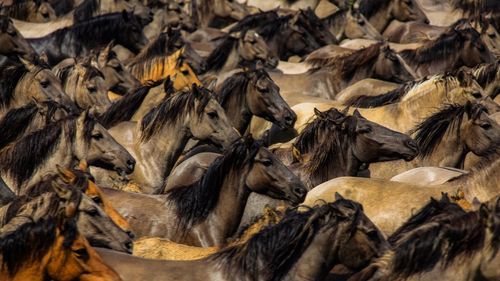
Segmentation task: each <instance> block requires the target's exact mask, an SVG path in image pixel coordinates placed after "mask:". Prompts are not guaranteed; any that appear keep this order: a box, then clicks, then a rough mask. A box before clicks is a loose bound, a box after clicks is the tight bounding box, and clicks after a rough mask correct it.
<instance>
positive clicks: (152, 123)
mask: <svg viewBox="0 0 500 281" xmlns="http://www.w3.org/2000/svg"><path fill="white" fill-rule="evenodd" d="M211 98H212V94H211V93H210V92H209V90H208V89H206V88H200V87H198V86H195V85H194V86H193V88H192V89H191V90H187V91H182V92H179V93H177V94H175V95H173V96H170V97H168V96H167V97H166V98H165V99H164V100H163V102H162V103H161V104H159V105H157V106H156V107H154V108H153V109H151V111H149V112H148V113H147V114H146V115H145V116H144V117H143V119H142V122H141V140H142V141H147V140H149V139H150V138H151V137H152V136H154V135H155V134H157V133H158V132H160V131H161V130H162V129H163V128H164V127H165V126H166V125H167V124H171V123H173V122H177V121H178V120H179V119H181V118H184V117H185V116H186V114H188V112H195V113H196V115H195V116H191V118H196V116H200V115H201V113H202V112H203V110H204V109H205V106H206V105H207V104H208V102H209V100H210V99H211ZM196 101H198V105H197V106H195V102H196Z"/></svg>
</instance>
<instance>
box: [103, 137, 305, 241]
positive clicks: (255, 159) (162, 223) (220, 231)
mask: <svg viewBox="0 0 500 281" xmlns="http://www.w3.org/2000/svg"><path fill="white" fill-rule="evenodd" d="M178 184H179V185H177V186H174V187H173V188H171V189H170V190H168V191H166V192H165V195H160V196H146V195H136V194H131V193H124V192H119V191H114V192H113V191H108V190H105V191H106V194H107V195H109V198H110V200H111V201H112V202H113V205H114V206H115V207H117V209H118V210H119V212H120V213H121V214H123V215H124V216H125V217H126V218H127V219H128V220H129V222H130V224H131V225H132V228H133V230H134V232H135V233H137V234H138V235H139V236H145V235H148V236H158V237H165V238H168V239H170V240H172V241H174V242H178V243H184V244H188V245H194V246H204V247H206V246H218V245H221V244H223V243H224V242H225V239H227V238H228V237H230V236H232V235H233V234H234V233H235V231H236V228H237V227H238V224H239V222H240V219H241V215H242V212H243V209H244V207H245V204H246V200H247V198H248V196H249V194H250V192H252V191H253V192H257V193H262V194H265V195H267V196H271V197H274V198H277V199H283V200H288V201H290V202H292V203H293V204H296V203H299V202H301V201H302V199H303V198H304V196H305V193H306V189H305V187H304V186H303V184H302V183H301V182H300V180H299V179H298V178H297V177H296V176H295V175H294V174H293V173H292V172H291V171H290V170H288V169H287V168H286V167H285V166H284V165H283V164H282V163H281V162H280V161H279V160H278V159H276V157H275V156H274V155H273V154H272V153H271V152H269V151H268V150H267V149H266V148H264V147H262V146H261V145H260V144H259V143H257V142H254V141H253V140H251V137H250V138H247V140H246V141H245V143H240V142H237V143H235V144H233V145H232V146H231V148H230V149H229V150H228V151H226V153H225V154H224V155H223V156H220V157H219V158H218V159H217V160H216V161H215V162H214V163H213V164H212V165H211V166H210V168H209V169H208V170H207V172H206V173H205V174H204V175H203V177H202V178H201V179H200V180H199V181H197V182H194V183H193V184H190V183H189V181H188V182H180V183H178ZM145 205H148V206H149V207H148V208H144V206H145ZM155 207H156V208H160V209H158V212H155V214H156V216H157V217H156V218H154V223H152V222H150V220H149V213H150V210H151V208H155ZM229 210H230V211H229Z"/></svg>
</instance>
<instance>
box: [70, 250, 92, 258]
mask: <svg viewBox="0 0 500 281" xmlns="http://www.w3.org/2000/svg"><path fill="white" fill-rule="evenodd" d="M73 252H74V253H75V254H76V255H77V256H78V258H80V259H82V260H88V259H89V252H87V249H85V248H81V249H77V250H74V251H73Z"/></svg>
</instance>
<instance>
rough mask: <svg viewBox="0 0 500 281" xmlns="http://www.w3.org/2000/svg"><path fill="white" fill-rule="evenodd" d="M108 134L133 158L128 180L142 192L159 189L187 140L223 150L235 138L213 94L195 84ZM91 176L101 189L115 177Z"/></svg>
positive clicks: (113, 181)
mask: <svg viewBox="0 0 500 281" xmlns="http://www.w3.org/2000/svg"><path fill="white" fill-rule="evenodd" d="M109 132H110V134H111V135H112V136H113V137H115V138H116V139H117V140H118V142H119V143H121V144H122V145H124V146H125V147H126V148H127V149H128V150H129V151H130V153H132V154H133V155H134V157H135V158H136V159H137V167H136V169H135V170H134V172H133V173H132V174H131V176H130V178H131V179H132V180H133V181H134V182H135V183H137V184H139V186H141V188H142V189H143V191H144V192H146V193H155V192H156V191H158V190H159V189H160V188H161V186H162V184H163V181H164V179H166V178H167V177H168V175H169V174H170V171H171V170H172V168H173V167H174V164H175V162H176V161H177V159H178V158H179V156H180V154H181V153H182V151H183V150H184V147H185V146H186V143H187V141H188V140H189V138H195V139H198V140H208V139H209V140H211V141H212V142H213V143H215V144H217V145H221V146H224V147H228V146H229V145H230V144H231V143H232V142H233V141H235V140H236V139H238V138H239V134H238V133H237V131H236V130H235V129H234V128H233V127H232V126H231V125H230V123H229V121H228V120H227V117H226V115H225V113H224V109H222V107H221V106H220V105H219V103H218V102H217V101H216V100H215V98H214V97H213V95H212V94H211V93H210V92H209V91H208V90H207V89H205V88H199V87H197V86H196V85H193V88H192V89H191V90H184V91H182V92H179V93H177V94H175V95H173V96H170V97H168V98H165V99H164V100H163V101H162V102H161V103H160V104H159V105H157V106H156V107H154V108H153V109H151V110H150V111H149V113H148V114H146V115H145V116H144V117H143V118H141V120H140V121H139V122H137V123H135V122H122V123H120V124H118V125H117V126H115V127H113V128H111V129H110V131H109ZM172 132H176V133H175V134H172ZM153 159H154V161H151V160H153ZM93 174H94V176H95V177H96V179H97V183H98V184H100V185H101V186H107V187H111V186H113V184H114V183H115V179H113V178H116V176H113V175H110V173H109V172H107V171H104V170H101V171H99V173H97V171H96V172H93ZM110 180H111V181H110Z"/></svg>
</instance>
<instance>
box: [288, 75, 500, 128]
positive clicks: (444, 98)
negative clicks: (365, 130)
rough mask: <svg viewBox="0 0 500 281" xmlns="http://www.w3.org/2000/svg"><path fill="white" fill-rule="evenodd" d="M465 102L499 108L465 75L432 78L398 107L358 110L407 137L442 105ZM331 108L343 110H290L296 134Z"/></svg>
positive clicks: (493, 109) (314, 105)
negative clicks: (316, 115)
mask: <svg viewBox="0 0 500 281" xmlns="http://www.w3.org/2000/svg"><path fill="white" fill-rule="evenodd" d="M468 101H470V102H480V103H482V104H483V105H484V106H486V108H487V109H488V111H489V112H490V113H494V112H497V111H498V105H497V104H496V103H495V102H493V101H492V100H491V99H490V98H489V97H486V96H485V95H484V91H483V89H482V88H481V86H479V84H478V83H477V82H476V81H475V80H473V79H471V77H470V76H469V75H468V74H466V73H464V72H459V73H457V74H456V75H451V74H447V75H435V76H432V77H430V78H429V79H424V80H422V81H421V82H419V83H417V84H416V85H414V86H413V88H412V89H411V90H410V91H408V92H407V93H406V94H405V95H404V97H403V98H401V100H400V101H399V102H397V103H393V104H388V105H384V106H379V107H375V108H359V109H358V110H359V112H360V113H361V115H363V116H364V117H365V118H366V119H368V120H370V121H373V122H375V123H378V124H380V125H383V126H385V127H387V128H390V129H392V130H395V131H398V132H404V133H407V132H409V131H410V130H411V129H413V128H415V126H417V125H418V124H420V123H421V121H422V120H424V119H426V118H427V117H428V116H430V115H432V114H433V113H435V112H436V111H438V109H439V108H440V107H441V106H442V105H443V104H457V105H463V104H466V103H467V102H468ZM332 107H336V108H344V106H342V105H339V104H338V103H335V102H332V103H302V104H298V105H295V106H293V107H292V109H293V110H294V111H295V113H296V114H297V121H296V122H295V130H296V131H297V132H300V131H301V130H302V129H303V127H304V125H305V124H306V123H307V122H308V120H310V118H311V117H312V116H314V108H317V109H318V110H326V109H330V108H332ZM351 110H352V109H351Z"/></svg>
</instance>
